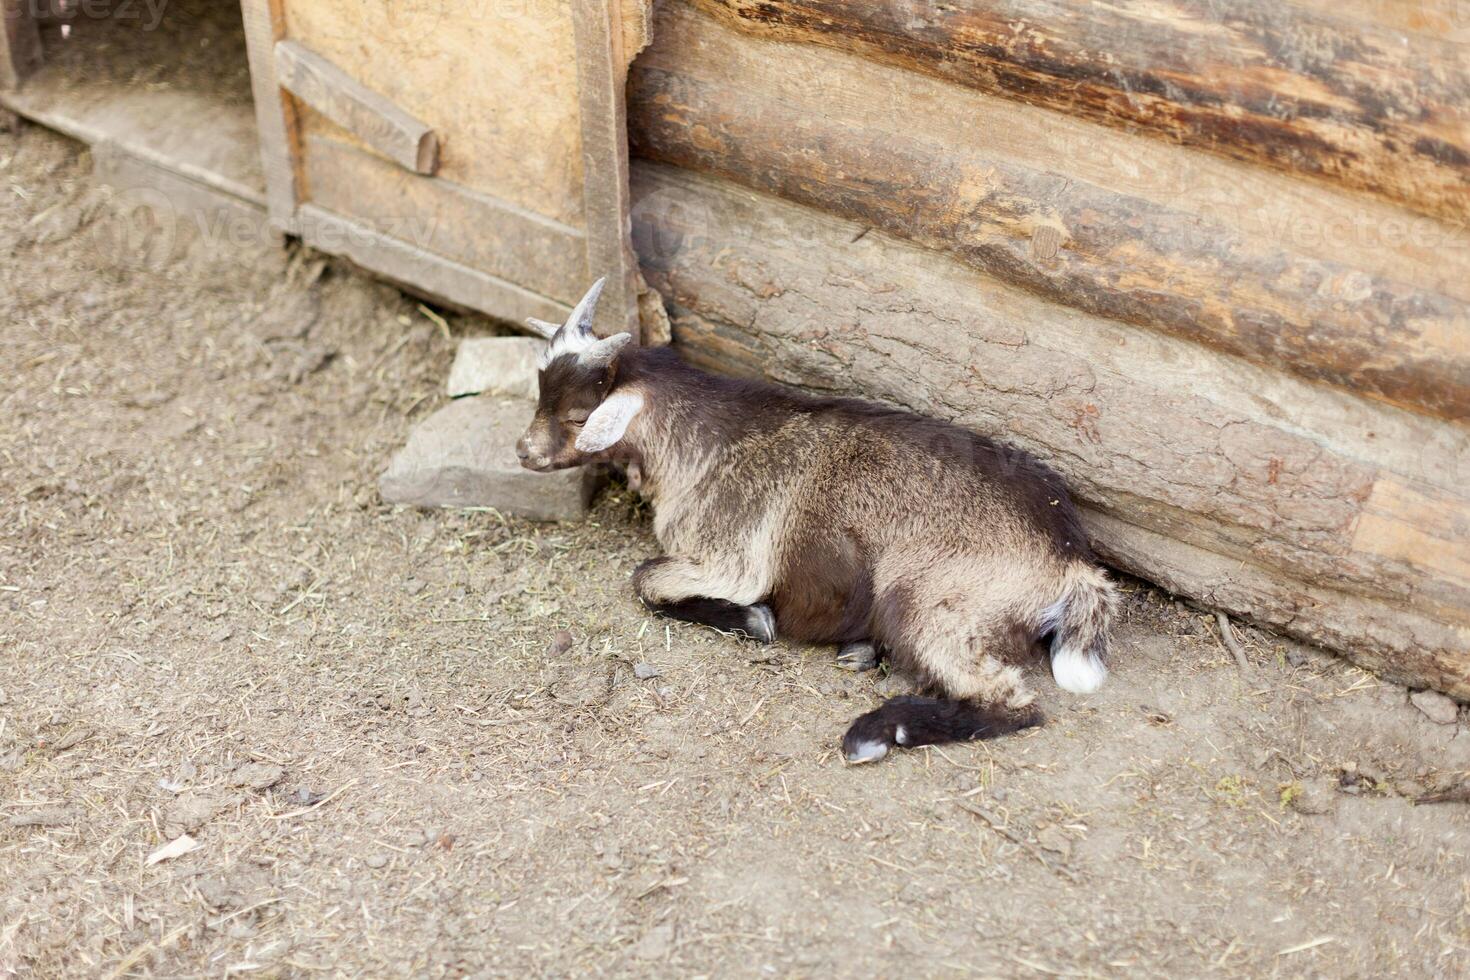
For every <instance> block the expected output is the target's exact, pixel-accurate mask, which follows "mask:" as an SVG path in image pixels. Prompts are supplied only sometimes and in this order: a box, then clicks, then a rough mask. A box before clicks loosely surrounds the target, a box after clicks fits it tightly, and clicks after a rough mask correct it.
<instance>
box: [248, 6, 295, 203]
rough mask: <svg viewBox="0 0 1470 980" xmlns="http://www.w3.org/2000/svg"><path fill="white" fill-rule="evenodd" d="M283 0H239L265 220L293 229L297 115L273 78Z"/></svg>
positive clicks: (282, 15) (283, 21) (283, 27)
mask: <svg viewBox="0 0 1470 980" xmlns="http://www.w3.org/2000/svg"><path fill="white" fill-rule="evenodd" d="M282 2H283V0H240V17H241V20H242V21H243V23H244V28H245V53H246V56H247V58H249V61H250V90H251V93H252V94H253V95H254V97H255V99H254V101H255V128H256V133H257V137H258V139H259V141H260V167H261V170H262V171H263V173H264V175H265V199H266V208H267V210H268V211H269V213H270V220H271V224H272V225H273V226H274V227H275V228H277V229H278V230H280V231H282V232H294V231H295V222H296V207H297V205H298V204H300V203H301V172H300V167H299V164H300V161H301V143H300V130H301V127H300V120H299V119H298V118H297V114H296V107H295V105H294V104H293V103H292V101H291V97H290V96H289V95H288V94H286V92H285V90H284V89H282V88H281V86H280V84H279V83H278V81H277V79H276V56H275V50H276V42H277V41H279V40H280V39H281V37H282V35H283V34H284V32H285V29H286V25H285V15H284V11H283V9H282V6H281V4H282Z"/></svg>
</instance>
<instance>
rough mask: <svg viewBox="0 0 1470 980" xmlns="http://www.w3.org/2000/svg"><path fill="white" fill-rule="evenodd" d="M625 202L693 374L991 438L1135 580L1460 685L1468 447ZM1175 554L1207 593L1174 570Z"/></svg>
mask: <svg viewBox="0 0 1470 980" xmlns="http://www.w3.org/2000/svg"><path fill="white" fill-rule="evenodd" d="M633 194H634V209H633V220H634V242H635V245H636V246H637V248H638V251H639V255H640V259H641V261H642V263H643V269H644V274H645V275H646V276H647V277H648V279H649V281H650V282H651V283H652V284H654V286H655V287H656V288H658V289H659V290H660V291H661V292H662V293H663V294H664V297H665V299H666V300H667V302H668V303H669V306H670V310H671V313H672V315H673V324H674V336H675V341H676V343H678V344H679V345H680V347H681V348H682V349H683V350H685V351H686V353H687V354H688V355H689V356H691V357H692V358H693V359H695V360H696V361H699V362H701V363H704V364H706V365H708V366H713V367H716V368H717V369H720V370H725V371H732V370H733V371H735V372H737V373H748V374H756V375H764V376H767V377H771V378H774V379H775V380H779V381H784V382H788V383H794V384H798V385H801V386H803V387H806V388H809V389H816V390H825V391H833V392H843V393H856V394H862V395H865V396H868V397H876V398H880V399H883V400H886V401H890V402H893V403H897V404H901V405H904V406H907V407H910V408H913V409H916V410H918V411H922V412H925V413H927V414H932V415H937V416H940V417H943V418H949V419H954V420H956V421H959V422H961V423H962V424H966V425H969V426H972V427H974V428H976V429H979V430H981V431H985V432H987V433H991V434H994V435H998V436H1001V437H1003V438H1006V439H1008V440H1010V441H1013V442H1015V443H1017V444H1019V445H1021V446H1023V447H1025V448H1027V449H1030V450H1032V451H1034V452H1036V453H1038V454H1039V455H1041V456H1043V457H1045V458H1047V459H1049V460H1050V461H1052V462H1053V463H1054V464H1055V465H1056V466H1058V467H1059V468H1060V469H1061V470H1062V471H1063V472H1064V473H1066V474H1067V476H1068V478H1069V480H1070V482H1071V483H1072V485H1073V487H1074V488H1075V491H1076V493H1077V495H1078V496H1079V498H1080V499H1082V500H1083V501H1084V502H1085V503H1086V504H1087V506H1088V507H1089V508H1090V509H1091V510H1092V511H1095V512H1096V513H1097V514H1100V515H1104V516H1106V517H1108V518H1110V519H1112V520H1114V521H1116V522H1123V523H1125V524H1127V525H1128V526H1130V527H1137V528H1139V529H1141V531H1140V533H1141V534H1143V535H1144V538H1143V540H1144V544H1138V543H1136V542H1134V543H1127V542H1121V543H1120V542H1111V541H1110V539H1108V538H1107V536H1106V535H1104V540H1103V541H1102V542H1101V543H1102V544H1103V545H1104V551H1107V552H1108V553H1109V554H1113V555H1118V556H1122V557H1120V558H1116V559H1115V560H1118V561H1119V562H1120V565H1121V567H1124V568H1126V569H1128V570H1129V571H1131V572H1134V573H1136V574H1139V575H1141V576H1143V577H1146V578H1150V579H1152V580H1154V581H1164V582H1165V584H1167V585H1168V586H1169V587H1170V588H1173V589H1175V590H1176V591H1179V592H1182V593H1184V594H1187V595H1191V596H1194V597H1197V598H1200V599H1201V600H1202V601H1210V602H1214V603H1215V604H1217V605H1221V606H1222V607H1224V608H1227V609H1229V610H1230V611H1231V612H1233V613H1236V614H1238V615H1242V616H1248V617H1249V618H1252V619H1253V620H1255V621H1257V622H1262V623H1266V624H1268V625H1272V626H1275V627H1277V628H1281V629H1284V630H1287V631H1288V632H1291V633H1292V634H1293V635H1296V636H1300V637H1303V638H1305V639H1310V640H1312V641H1314V642H1321V643H1327V644H1329V645H1331V646H1334V647H1335V648H1337V649H1340V650H1345V651H1346V652H1349V653H1350V654H1352V655H1354V656H1357V657H1359V658H1361V659H1363V660H1364V661H1365V662H1372V663H1373V664H1375V665H1380V664H1382V663H1386V662H1392V663H1395V664H1398V665H1399V666H1398V668H1396V669H1398V670H1399V671H1400V672H1401V673H1400V674H1399V675H1397V676H1410V675H1413V676H1420V677H1422V678H1425V679H1426V682H1428V680H1429V679H1432V680H1433V683H1435V684H1436V685H1437V686H1440V687H1442V688H1445V689H1449V687H1450V686H1452V684H1451V681H1450V680H1447V678H1448V677H1449V676H1450V673H1452V671H1451V667H1454V665H1459V666H1458V667H1457V668H1455V669H1460V670H1461V671H1462V674H1463V673H1464V671H1467V670H1470V576H1467V574H1466V569H1465V563H1464V559H1463V555H1464V554H1466V553H1470V497H1467V494H1466V489H1465V488H1466V487H1470V431H1467V430H1466V429H1465V428H1464V427H1463V426H1460V425H1457V424H1454V423H1450V422H1445V421H1440V420H1436V419H1433V418H1430V417H1427V416H1424V415H1420V414H1416V413H1411V412H1405V411H1401V410H1398V409H1394V408H1391V407H1387V406H1381V405H1375V404H1373V403H1370V402H1365V401H1363V400H1361V399H1358V398H1355V397H1352V396H1351V395H1349V394H1347V393H1344V392H1340V391H1337V390H1334V389H1331V388H1327V387H1323V386H1319V385H1314V384H1309V383H1306V382H1303V381H1300V380H1294V379H1293V378H1292V377H1290V376H1289V375H1287V374H1283V373H1281V372H1277V371H1271V370H1266V369H1262V368H1258V367H1254V366H1252V365H1250V364H1249V363H1246V362H1243V361H1241V360H1239V359H1237V358H1233V357H1229V356H1224V355H1221V354H1217V353H1213V352H1211V351H1209V350H1207V349H1205V348H1202V347H1199V346H1198V345H1195V344H1192V343H1189V342H1186V341H1183V340H1179V339H1175V338H1172V337H1169V336H1166V335H1162V334H1158V333H1154V332H1152V331H1146V330H1138V329H1135V328H1132V327H1129V326H1127V325H1125V324H1121V323H1117V322H1112V321H1109V320H1106V319H1102V318H1099V317H1097V316H1094V315H1090V314H1086V313H1082V312H1078V311H1073V310H1067V309H1065V308H1062V307H1059V306H1056V305H1053V304H1051V303H1047V302H1044V301H1042V300H1040V299H1038V298H1037V297H1036V296H1035V295H1034V294H1032V293H1030V292H1028V291H1025V290H1021V289H1015V288H1010V287H1006V286H1004V285H1002V284H1000V283H998V282H996V281H994V280H991V279H988V278H986V277H984V276H977V275H976V274H975V273H973V272H971V271H969V270H967V269H966V268H965V267H964V266H962V265H960V264H958V263H956V262H955V261H953V260H951V259H948V258H946V257H944V256H942V255H938V254H935V253H933V252H929V251H927V250H925V249H922V248H916V247H914V246H911V245H908V244H905V243H903V242H902V241H899V240H897V239H895V238H892V237H890V236H888V235H886V234H884V233H882V232H881V231H873V232H868V233H866V234H865V233H864V232H865V231H866V228H865V227H864V226H863V225H861V224H856V223H853V222H849V221H845V220H842V219H839V218H836V217H833V216H830V215H826V214H822V213H820V212H818V211H815V210H812V209H809V208H805V207H799V206H795V205H792V204H789V203H786V202H783V201H780V200H777V199H775V198H772V197H769V196H766V195H764V194H756V193H752V192H750V191H748V190H745V189H743V188H741V187H739V186H737V185H735V184H732V183H729V182H726V181H721V180H712V179H709V178H704V177H700V176H697V175H693V174H689V173H687V172H684V171H680V170H677V169H674V168H669V167H665V166H661V165H657V164H650V163H645V162H642V161H637V160H635V161H634V182H633ZM1129 541H1130V542H1131V541H1132V539H1131V538H1130V539H1129ZM1150 542H1153V543H1150ZM1158 542H1165V543H1166V544H1167V547H1168V548H1170V549H1173V551H1169V552H1168V553H1167V554H1166V550H1167V549H1166V548H1165V545H1163V544H1158ZM1125 544H1126V547H1125ZM1109 547H1111V549H1112V550H1111V551H1109ZM1180 549H1185V550H1188V549H1197V550H1198V551H1200V552H1201V553H1203V554H1206V555H1208V556H1211V562H1210V563H1209V568H1210V569H1212V570H1213V571H1211V572H1210V573H1209V574H1208V575H1206V574H1204V571H1203V568H1204V566H1201V569H1202V570H1201V573H1200V574H1197V575H1191V572H1190V567H1189V565H1188V563H1184V565H1183V567H1179V568H1176V567H1174V564H1173V562H1175V560H1176V557H1177V554H1178V553H1179V552H1180ZM1171 555H1172V556H1175V557H1170V556H1171ZM1166 559H1167V561H1166ZM1227 566H1228V567H1231V568H1237V567H1238V568H1239V569H1241V572H1240V574H1239V575H1238V576H1237V577H1236V578H1229V577H1227V578H1226V579H1221V577H1220V576H1219V575H1217V574H1215V572H1216V571H1218V570H1219V569H1221V568H1225V567H1227ZM1165 571H1167V576H1166V575H1165V574H1164V572H1165ZM1231 583H1235V585H1231ZM1240 583H1247V584H1248V586H1249V587H1248V588H1247V587H1246V585H1242V584H1240ZM1227 585H1230V586H1231V588H1226V586H1227ZM1308 587H1310V588H1309V589H1308ZM1231 589H1235V591H1231ZM1304 589H1307V591H1308V592H1309V593H1310V595H1311V596H1312V597H1313V598H1311V599H1308V598H1307V597H1306V596H1305V595H1304V594H1303V590H1304ZM1227 599H1228V601H1226V600H1227ZM1247 599H1249V601H1247ZM1329 600H1330V601H1329ZM1355 622H1357V623H1372V624H1375V625H1373V628H1372V629H1371V630H1369V631H1367V632H1366V633H1363V634H1362V636H1358V633H1357V632H1355V628H1354V627H1353V626H1352V625H1351V624H1352V623H1355ZM1396 622H1398V623H1400V624H1401V625H1402V624H1404V623H1410V622H1412V623H1413V624H1416V625H1414V627H1413V628H1412V629H1409V628H1403V629H1401V630H1400V632H1398V633H1395V632H1394V631H1393V630H1392V629H1391V628H1390V627H1391V626H1392V625H1393V624H1394V623H1396ZM1344 624H1347V625H1344ZM1457 638H1458V639H1457ZM1354 644H1359V645H1357V646H1355V645H1354ZM1445 665H1450V667H1446V666H1445ZM1447 671H1449V672H1450V673H1447ZM1466 676H1470V675H1466ZM1454 683H1460V684H1464V683H1466V681H1465V679H1464V678H1463V677H1462V680H1461V681H1456V682H1454ZM1460 689H1461V690H1470V688H1464V687H1462V688H1460Z"/></svg>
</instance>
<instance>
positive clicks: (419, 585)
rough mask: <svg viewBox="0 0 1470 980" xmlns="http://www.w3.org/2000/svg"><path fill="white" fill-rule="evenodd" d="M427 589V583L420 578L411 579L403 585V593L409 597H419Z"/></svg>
mask: <svg viewBox="0 0 1470 980" xmlns="http://www.w3.org/2000/svg"><path fill="white" fill-rule="evenodd" d="M427 587H428V585H427V583H426V582H424V580H423V579H418V578H411V579H409V580H408V581H407V582H404V583H403V591H404V592H406V593H408V594H409V595H418V594H419V593H420V592H422V591H424V589H425V588H427Z"/></svg>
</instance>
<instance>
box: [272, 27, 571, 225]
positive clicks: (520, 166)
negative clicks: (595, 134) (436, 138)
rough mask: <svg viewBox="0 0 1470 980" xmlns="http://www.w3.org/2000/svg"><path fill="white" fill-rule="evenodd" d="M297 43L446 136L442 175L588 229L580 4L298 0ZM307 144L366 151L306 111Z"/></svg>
mask: <svg viewBox="0 0 1470 980" xmlns="http://www.w3.org/2000/svg"><path fill="white" fill-rule="evenodd" d="M285 13H286V34H285V36H287V37H289V38H291V39H292V40H294V41H297V42H300V43H302V44H304V45H306V46H308V47H310V48H311V49H312V50H313V51H315V52H317V53H318V54H320V55H321V56H322V57H324V58H326V59H327V60H328V61H330V62H331V63H332V64H334V65H336V66H337V67H338V68H340V69H341V70H342V71H343V72H345V73H346V74H347V75H349V76H351V77H352V78H354V79H356V80H357V81H359V82H361V83H362V84H363V85H365V86H366V87H368V88H370V89H372V90H373V91H375V92H378V93H380V94H381V95H382V96H383V97H384V98H386V99H388V100H389V101H390V102H392V103H393V104H394V105H396V106H398V107H399V108H401V109H402V110H403V111H405V112H407V113H409V114H411V115H413V116H414V117H416V118H418V119H421V120H423V121H424V122H425V123H426V124H427V125H428V126H429V127H431V128H432V129H433V130H434V132H436V133H438V134H441V137H442V145H441V147H440V166H439V170H438V176H439V177H440V178H442V179H444V180H447V181H451V182H453V183H457V184H461V185H463V186H465V187H468V188H470V189H472V190H477V191H481V192H484V193H488V194H492V195H494V196H496V197H499V198H501V199H503V200H507V201H510V202H511V203H513V204H515V205H517V206H519V207H523V208H525V209H527V210H530V211H535V212H537V213H539V214H544V215H546V216H547V217H549V218H552V219H553V220H556V221H559V222H562V223H563V224H567V225H572V226H573V227H578V228H580V227H583V226H584V221H583V215H582V211H583V207H582V196H583V165H582V160H583V158H582V145H581V142H582V127H581V117H580V113H579V111H578V87H577V79H578V72H577V67H576V46H575V43H574V34H573V28H572V8H571V5H570V3H569V2H568V0H515V2H512V3H481V4H466V5H459V4H448V3H390V2H386V0H290V2H288V3H287V4H286V7H285ZM301 116H302V132H303V135H307V136H313V135H326V136H331V137H332V138H333V139H336V140H338V141H340V142H348V143H352V144H354V145H361V142H360V141H358V140H356V139H355V138H354V137H351V136H350V135H348V134H346V132H345V131H344V130H341V129H340V128H339V127H337V126H335V125H334V124H332V123H330V122H329V121H327V120H326V119H325V118H324V117H322V116H320V115H319V114H317V113H314V112H310V111H303V112H302V113H301Z"/></svg>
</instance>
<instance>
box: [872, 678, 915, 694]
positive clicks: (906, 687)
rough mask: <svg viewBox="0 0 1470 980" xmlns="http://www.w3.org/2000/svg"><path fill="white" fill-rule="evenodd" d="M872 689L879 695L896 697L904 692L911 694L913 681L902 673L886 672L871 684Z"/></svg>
mask: <svg viewBox="0 0 1470 980" xmlns="http://www.w3.org/2000/svg"><path fill="white" fill-rule="evenodd" d="M873 691H874V693H876V694H877V695H878V696H879V697H884V698H896V697H899V696H901V695H904V694H913V693H914V682H913V681H912V680H911V679H910V678H909V677H907V676H906V675H904V674H888V675H886V676H884V677H880V678H879V679H878V681H877V683H875V684H874V685H873Z"/></svg>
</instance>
